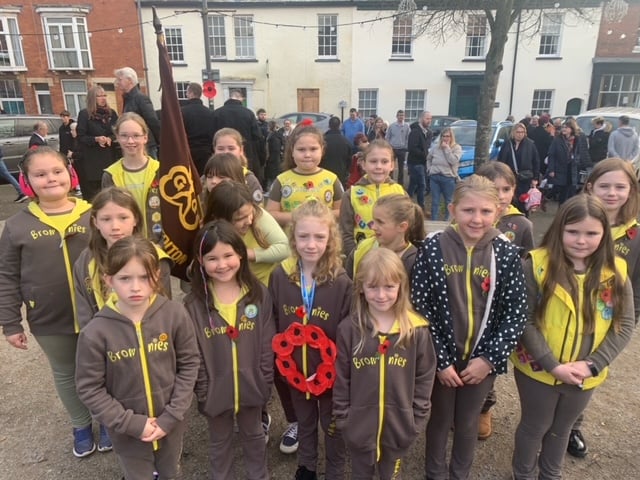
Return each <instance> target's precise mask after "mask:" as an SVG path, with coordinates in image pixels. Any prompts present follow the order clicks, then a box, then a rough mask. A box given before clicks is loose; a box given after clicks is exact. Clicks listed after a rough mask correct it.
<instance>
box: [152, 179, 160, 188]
mask: <svg viewBox="0 0 640 480" xmlns="http://www.w3.org/2000/svg"><path fill="white" fill-rule="evenodd" d="M158 185H160V182H158V179H157V178H154V179H153V182H151V188H158Z"/></svg>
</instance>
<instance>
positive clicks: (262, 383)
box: [185, 187, 275, 480]
mask: <svg viewBox="0 0 640 480" xmlns="http://www.w3.org/2000/svg"><path fill="white" fill-rule="evenodd" d="M216 188H218V187H216ZM194 252H195V260H194V271H193V280H192V290H191V293H190V294H189V295H188V296H187V297H186V298H185V305H186V307H187V310H188V311H189V313H190V315H191V318H192V320H193V324H194V325H195V329H196V337H197V339H198V345H199V348H200V360H201V364H200V372H199V374H198V381H197V382H196V387H195V392H196V398H197V399H198V409H199V410H200V412H201V413H202V414H204V416H205V417H206V419H207V423H208V425H209V435H210V445H209V467H210V477H209V478H223V479H228V478H233V474H232V472H233V449H232V441H231V440H232V436H233V421H234V418H235V419H236V420H237V422H238V430H239V433H240V441H241V443H242V452H243V458H244V462H245V471H246V476H245V478H251V479H255V480H268V478H269V474H268V473H267V456H266V445H265V441H264V433H263V430H262V426H261V413H262V407H263V405H265V404H266V403H267V401H268V400H269V396H270V392H271V386H272V382H273V352H272V350H271V339H272V338H273V335H274V334H275V326H274V323H273V318H272V305H271V298H270V297H269V295H268V293H267V290H266V287H264V286H263V285H261V284H260V282H259V281H258V279H257V278H256V277H255V276H254V275H253V274H252V273H251V270H250V269H249V262H248V261H247V250H246V247H245V245H244V243H243V241H242V238H240V236H239V235H238V233H237V232H236V229H235V228H234V227H233V226H232V225H231V224H230V223H228V222H226V221H224V220H216V221H214V222H210V223H207V224H205V226H204V227H203V228H202V229H201V230H200V232H199V233H198V235H197V236H196V239H195V242H194Z"/></svg>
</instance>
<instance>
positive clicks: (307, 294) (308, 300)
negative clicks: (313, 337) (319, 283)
mask: <svg viewBox="0 0 640 480" xmlns="http://www.w3.org/2000/svg"><path fill="white" fill-rule="evenodd" d="M298 267H299V268H300V295H302V304H303V305H304V313H305V315H304V318H303V321H302V322H303V324H306V323H307V321H308V320H309V318H310V317H311V311H312V309H313V299H314V297H315V295H316V281H315V279H314V280H313V283H312V284H311V288H307V281H306V280H305V278H304V271H303V270H302V262H298Z"/></svg>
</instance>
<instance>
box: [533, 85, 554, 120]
mask: <svg viewBox="0 0 640 480" xmlns="http://www.w3.org/2000/svg"><path fill="white" fill-rule="evenodd" d="M552 99H553V90H534V91H533V101H532V102H531V115H540V114H542V113H544V112H551V101H552Z"/></svg>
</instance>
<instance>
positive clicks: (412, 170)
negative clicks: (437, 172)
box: [407, 163, 427, 208]
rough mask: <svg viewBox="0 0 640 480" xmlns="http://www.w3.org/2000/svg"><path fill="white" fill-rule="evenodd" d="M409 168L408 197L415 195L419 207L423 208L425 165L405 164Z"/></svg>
mask: <svg viewBox="0 0 640 480" xmlns="http://www.w3.org/2000/svg"><path fill="white" fill-rule="evenodd" d="M407 167H408V169H409V191H408V192H407V193H408V194H409V196H410V197H413V195H414V194H415V195H416V200H417V201H418V205H420V207H421V208H424V192H425V189H426V187H427V181H426V178H425V170H426V167H425V166H424V165H413V164H411V163H410V164H409V165H407Z"/></svg>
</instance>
